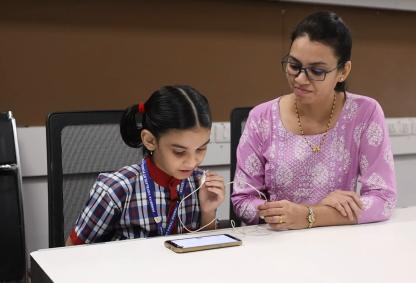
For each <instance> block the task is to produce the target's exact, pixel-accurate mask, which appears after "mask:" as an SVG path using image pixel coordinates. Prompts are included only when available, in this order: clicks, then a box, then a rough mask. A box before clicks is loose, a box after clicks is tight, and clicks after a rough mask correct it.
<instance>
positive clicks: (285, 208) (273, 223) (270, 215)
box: [258, 200, 308, 230]
mask: <svg viewBox="0 0 416 283" xmlns="http://www.w3.org/2000/svg"><path fill="white" fill-rule="evenodd" d="M258 209H259V215H260V218H262V219H264V221H266V223H268V224H269V225H270V228H271V229H273V230H287V229H303V228H306V227H308V221H307V216H308V208H307V207H306V206H304V205H301V204H297V203H294V202H290V201H288V200H281V201H271V202H266V203H265V204H262V205H259V206H258Z"/></svg>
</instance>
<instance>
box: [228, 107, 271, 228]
mask: <svg viewBox="0 0 416 283" xmlns="http://www.w3.org/2000/svg"><path fill="white" fill-rule="evenodd" d="M260 109H261V108H260ZM256 111H257V112H256ZM260 111H262V110H260ZM260 111H259V108H258V107H256V108H254V109H253V110H252V111H251V112H250V115H249V117H248V119H247V122H246V126H245V128H244V131H243V134H242V135H241V138H240V142H239V145H238V148H237V153H236V154H237V164H236V171H235V176H234V183H233V193H232V196H231V200H232V203H233V206H234V211H235V213H236V215H237V216H238V217H239V218H240V219H241V220H242V221H243V222H245V223H247V224H257V223H258V221H259V217H258V216H259V215H258V209H257V207H258V206H259V205H261V204H263V203H264V202H265V200H264V199H263V198H262V197H261V196H260V195H259V192H258V191H263V192H264V190H265V188H264V184H265V181H264V174H265V172H264V171H265V169H264V167H265V163H266V160H265V158H264V156H263V154H262V145H263V143H264V140H265V139H267V138H268V136H269V135H271V131H272V129H270V127H269V126H268V125H269V123H270V122H268V121H267V119H260V117H259V114H258V113H261V112H260ZM248 184H250V185H251V186H253V187H254V188H256V189H257V190H258V191H256V190H255V189H253V187H251V186H249V185H248Z"/></svg>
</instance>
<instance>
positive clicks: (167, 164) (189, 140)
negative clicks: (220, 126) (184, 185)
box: [148, 127, 211, 180]
mask: <svg viewBox="0 0 416 283" xmlns="http://www.w3.org/2000/svg"><path fill="white" fill-rule="evenodd" d="M210 133H211V130H210V129H207V128H203V127H195V128H192V129H187V130H176V129H174V130H170V131H168V132H166V133H164V134H163V135H161V136H160V138H159V139H158V140H155V143H154V148H152V149H150V150H152V151H153V155H152V158H153V162H154V163H155V164H156V165H157V166H158V167H159V168H160V169H162V170H163V171H164V172H165V173H167V174H168V175H170V176H173V177H175V178H176V179H179V180H182V179H185V178H188V177H189V176H191V174H192V171H193V170H194V169H195V168H196V167H197V166H199V165H200V164H201V162H202V161H203V160H204V158H205V154H206V151H207V146H208V143H209V138H210ZM148 149H149V148H148Z"/></svg>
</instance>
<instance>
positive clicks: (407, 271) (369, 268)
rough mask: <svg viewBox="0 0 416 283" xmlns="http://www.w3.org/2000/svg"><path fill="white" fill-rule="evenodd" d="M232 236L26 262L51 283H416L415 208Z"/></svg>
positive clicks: (50, 254) (142, 242)
mask: <svg viewBox="0 0 416 283" xmlns="http://www.w3.org/2000/svg"><path fill="white" fill-rule="evenodd" d="M239 230H244V231H245V233H246V234H245V235H244V234H241V233H239V232H236V231H232V230H217V231H215V232H211V234H214V233H215V234H217V233H223V232H226V233H229V234H233V235H234V236H236V237H238V238H240V239H242V240H243V245H242V246H240V247H231V248H223V249H216V250H209V251H199V252H193V253H187V254H176V253H174V252H173V251H171V250H168V249H167V248H165V247H164V245H163V242H164V241H165V240H166V239H167V237H156V238H152V239H137V240H126V241H118V242H110V243H104V244H94V245H84V246H76V247H65V248H55V249H45V250H39V251H36V252H33V253H31V256H32V258H33V259H34V260H35V261H36V262H37V263H38V265H39V266H40V267H41V268H42V269H43V270H44V271H45V273H46V274H47V275H48V276H49V277H50V279H51V280H52V281H54V282H57V283H59V282H71V283H73V282H161V281H162V280H167V282H169V283H173V282H198V283H200V282H215V281H217V282H227V281H228V282H302V283H305V282H306V283H312V282H320V283H323V282H330V283H334V282H377V283H380V282H388V283H392V282H416V272H415V269H416V264H415V262H416V260H415V259H416V207H410V208H404V209H397V210H396V211H395V213H394V215H393V216H392V218H391V220H388V221H386V222H380V223H372V224H365V225H350V226H337V227H323V228H313V229H305V230H297V231H280V232H276V231H269V230H266V229H264V227H257V226H251V227H242V228H239ZM199 234H201V233H199ZM204 234H207V233H204ZM189 236H190V235H182V236H178V235H176V236H171V237H168V238H184V237H189Z"/></svg>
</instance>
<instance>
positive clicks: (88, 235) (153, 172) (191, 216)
mask: <svg viewBox="0 0 416 283" xmlns="http://www.w3.org/2000/svg"><path fill="white" fill-rule="evenodd" d="M142 162H146V165H147V167H148V169H149V173H150V177H151V180H150V181H153V182H154V185H155V201H156V209H157V213H158V215H159V216H160V217H161V218H162V222H161V223H162V227H163V228H164V229H166V226H167V223H168V221H169V219H170V218H169V219H168V215H169V212H170V211H172V210H173V208H174V207H175V205H176V202H177V198H178V190H179V187H180V182H181V181H180V180H177V179H175V178H173V177H171V176H169V175H167V174H166V173H165V172H163V171H162V170H160V169H159V168H157V167H156V166H155V165H154V164H153V162H152V161H151V159H150V158H148V159H143V161H142ZM201 175H202V171H201V170H198V169H196V170H194V173H193V174H192V176H191V177H189V178H188V181H186V185H185V187H184V196H186V195H188V194H189V193H191V192H192V191H194V190H195V189H196V188H198V183H197V182H196V180H197V179H198V178H199V177H200V176H201ZM178 216H179V217H181V220H182V222H183V223H184V224H185V225H186V227H187V228H188V229H192V230H195V229H197V228H198V227H199V221H200V212H199V200H198V194H197V193H196V194H192V196H190V197H189V198H187V199H186V200H185V201H184V202H183V203H182V205H181V206H180V207H179V209H178ZM174 227H175V229H174V231H173V233H176V232H177V233H182V232H183V228H182V227H181V225H180V223H179V221H178V219H176V222H175V226H174ZM158 235H159V230H158V227H157V224H156V222H155V221H154V219H153V217H152V212H151V209H150V206H149V205H148V200H147V194H146V187H145V185H144V182H143V173H142V170H141V164H135V165H131V166H126V167H123V168H121V169H120V170H118V171H116V172H114V173H105V174H100V175H99V176H98V178H97V180H96V182H95V184H94V186H93V188H92V190H91V192H90V198H89V200H88V201H87V204H86V206H85V208H84V210H83V211H82V213H81V215H80V216H79V217H78V219H77V220H76V223H75V227H74V228H73V229H72V230H71V233H70V237H71V241H72V243H74V244H83V243H94V242H104V241H110V240H124V239H133V238H143V237H153V236H158Z"/></svg>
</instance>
